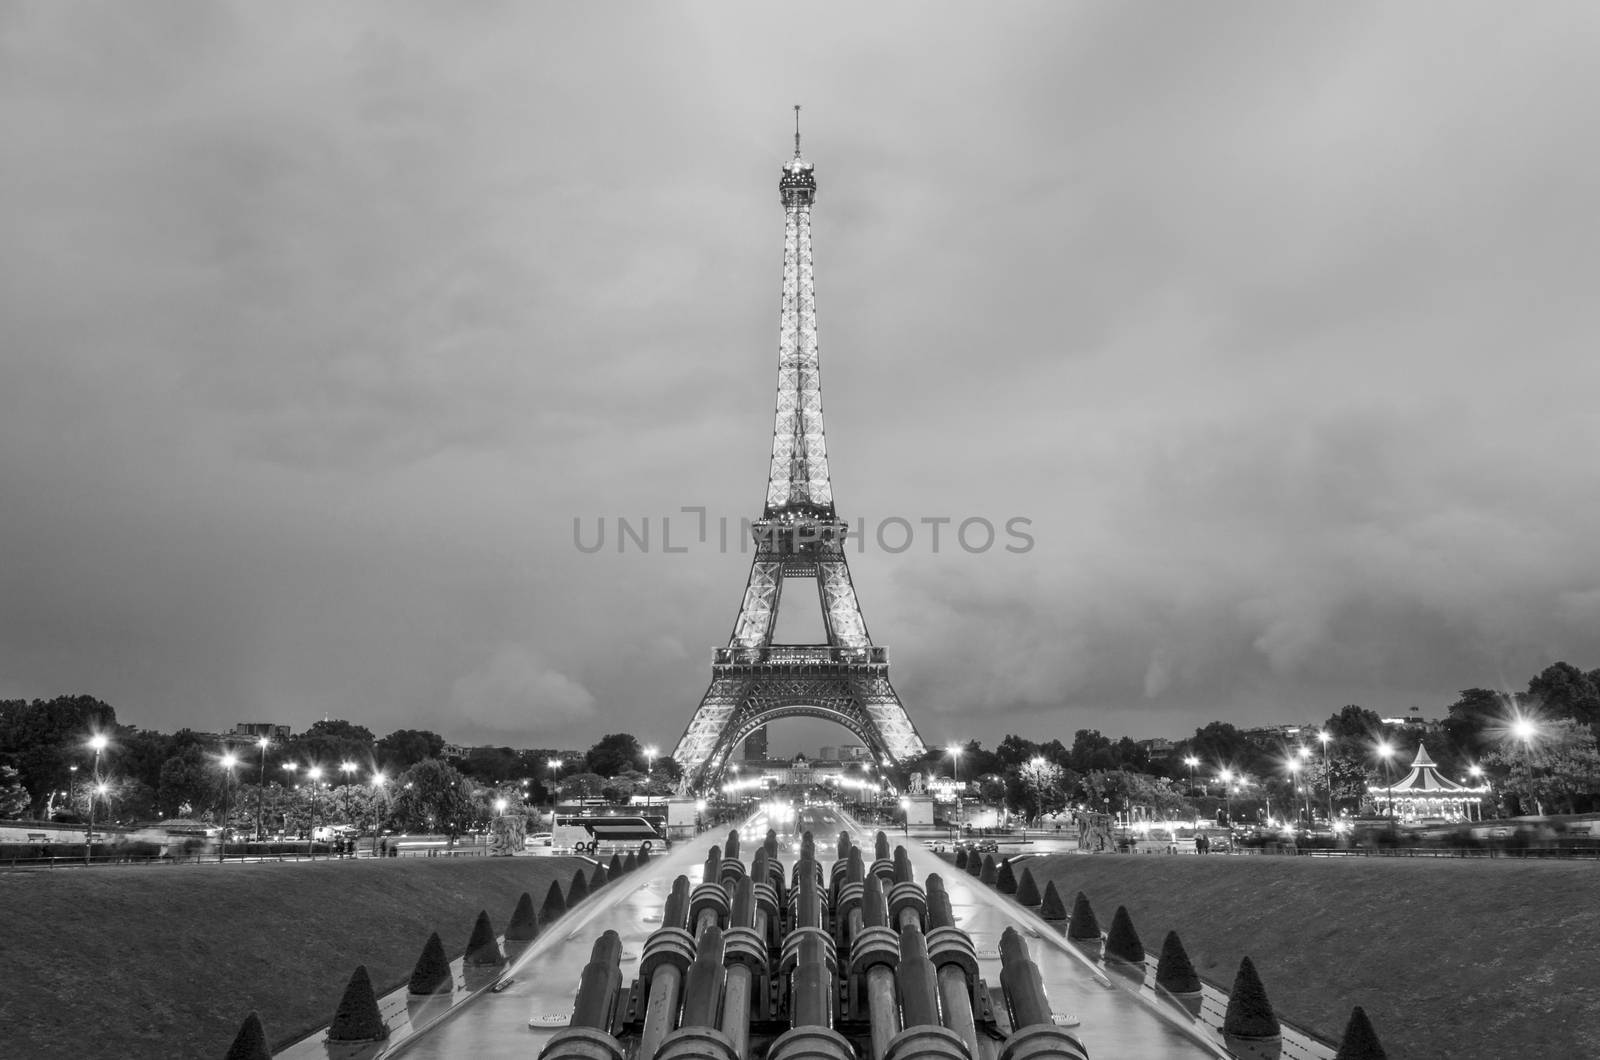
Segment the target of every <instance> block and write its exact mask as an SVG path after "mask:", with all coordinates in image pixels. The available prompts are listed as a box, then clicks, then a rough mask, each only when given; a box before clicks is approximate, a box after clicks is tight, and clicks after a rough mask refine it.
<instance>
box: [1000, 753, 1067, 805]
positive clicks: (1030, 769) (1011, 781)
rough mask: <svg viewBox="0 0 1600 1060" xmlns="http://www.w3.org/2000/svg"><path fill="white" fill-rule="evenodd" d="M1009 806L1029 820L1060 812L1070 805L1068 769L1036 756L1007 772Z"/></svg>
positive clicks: (1041, 756) (1007, 802)
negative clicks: (1068, 798) (1068, 799)
mask: <svg viewBox="0 0 1600 1060" xmlns="http://www.w3.org/2000/svg"><path fill="white" fill-rule="evenodd" d="M1006 781H1007V783H1006V806H1007V808H1008V809H1010V810H1011V812H1013V813H1017V814H1021V815H1022V816H1023V817H1024V818H1025V819H1026V820H1030V821H1034V820H1038V819H1039V818H1040V817H1042V816H1043V815H1045V814H1047V813H1060V812H1061V811H1062V810H1064V809H1066V806H1067V790H1068V775H1067V771H1066V770H1065V769H1063V768H1061V766H1059V765H1057V764H1056V763H1055V762H1052V761H1050V760H1049V759H1048V758H1045V757H1044V756H1043V755H1035V756H1034V757H1032V758H1030V759H1028V760H1027V761H1025V762H1023V763H1022V764H1020V765H1018V766H1016V767H1015V768H1013V769H1010V770H1008V771H1007V772H1006Z"/></svg>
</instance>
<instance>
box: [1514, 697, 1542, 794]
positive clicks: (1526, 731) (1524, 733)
mask: <svg viewBox="0 0 1600 1060" xmlns="http://www.w3.org/2000/svg"><path fill="white" fill-rule="evenodd" d="M1511 735H1513V736H1515V737H1516V738H1517V739H1518V740H1521V741H1522V753H1523V754H1524V755H1527V756H1528V775H1529V776H1530V777H1531V776H1533V739H1534V737H1535V736H1537V735H1539V726H1537V725H1535V724H1534V723H1533V719H1532V718H1528V717H1524V716H1521V715H1518V717H1517V719H1516V720H1515V721H1513V722H1512V723H1511ZM1533 808H1534V812H1536V813H1537V814H1538V815H1539V816H1541V817H1543V816H1544V803H1542V802H1540V801H1539V799H1538V798H1537V797H1536V798H1534V800H1533Z"/></svg>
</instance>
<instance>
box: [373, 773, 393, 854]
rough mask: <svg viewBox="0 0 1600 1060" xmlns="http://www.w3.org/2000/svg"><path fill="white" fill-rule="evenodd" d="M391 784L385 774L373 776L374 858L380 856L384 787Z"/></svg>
mask: <svg viewBox="0 0 1600 1060" xmlns="http://www.w3.org/2000/svg"><path fill="white" fill-rule="evenodd" d="M387 783H389V778H388V777H386V776H384V775H383V773H382V772H381V771H380V772H377V773H374V774H372V856H373V857H377V856H378V835H379V833H381V832H382V831H383V822H382V821H381V820H380V818H379V816H378V814H379V808H380V806H381V804H382V803H383V796H384V785H385V784H387Z"/></svg>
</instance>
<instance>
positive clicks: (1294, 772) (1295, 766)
mask: <svg viewBox="0 0 1600 1060" xmlns="http://www.w3.org/2000/svg"><path fill="white" fill-rule="evenodd" d="M1300 764H1301V763H1300V759H1298V758H1290V759H1289V779H1290V782H1291V783H1292V784H1293V786H1294V815H1295V817H1297V818H1298V817H1299V816H1300Z"/></svg>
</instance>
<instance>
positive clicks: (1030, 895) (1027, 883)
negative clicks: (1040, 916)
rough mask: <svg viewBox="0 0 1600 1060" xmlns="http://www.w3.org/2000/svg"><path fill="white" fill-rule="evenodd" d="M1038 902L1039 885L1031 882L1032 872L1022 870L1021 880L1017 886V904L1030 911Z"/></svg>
mask: <svg viewBox="0 0 1600 1060" xmlns="http://www.w3.org/2000/svg"><path fill="white" fill-rule="evenodd" d="M1039 902H1040V898H1039V885H1038V884H1037V883H1034V882H1033V870H1032V869H1023V870H1022V879H1021V881H1020V882H1018V884H1017V903H1018V904H1019V905H1022V906H1026V907H1027V908H1029V909H1032V908H1034V907H1035V906H1037V905H1038V904H1039Z"/></svg>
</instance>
